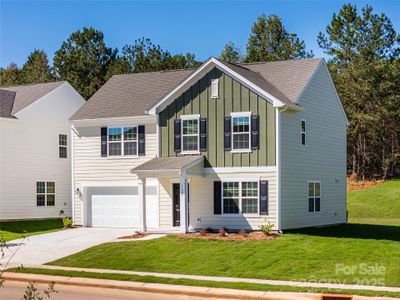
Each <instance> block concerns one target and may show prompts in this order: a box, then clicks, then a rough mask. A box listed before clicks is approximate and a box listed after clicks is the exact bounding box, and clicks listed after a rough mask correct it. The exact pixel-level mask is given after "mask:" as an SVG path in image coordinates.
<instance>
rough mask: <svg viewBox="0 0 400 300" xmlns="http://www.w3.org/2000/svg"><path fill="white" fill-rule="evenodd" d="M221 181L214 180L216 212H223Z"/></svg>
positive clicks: (216, 213) (217, 213) (218, 213)
mask: <svg viewBox="0 0 400 300" xmlns="http://www.w3.org/2000/svg"><path fill="white" fill-rule="evenodd" d="M221 196H222V194H221V181H214V214H215V215H220V214H221V202H222V201H221Z"/></svg>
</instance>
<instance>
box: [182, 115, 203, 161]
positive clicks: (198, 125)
mask: <svg viewBox="0 0 400 300" xmlns="http://www.w3.org/2000/svg"><path fill="white" fill-rule="evenodd" d="M179 118H180V120H181V150H182V151H181V152H180V154H182V155H185V154H200V115H199V114H196V115H181V116H180V117H179ZM186 120H197V134H185V136H195V135H197V150H189V151H188V150H186V151H184V150H183V121H186Z"/></svg>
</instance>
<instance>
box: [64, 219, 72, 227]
mask: <svg viewBox="0 0 400 300" xmlns="http://www.w3.org/2000/svg"><path fill="white" fill-rule="evenodd" d="M62 221H63V225H64V228H71V227H72V218H71V217H63V219H62Z"/></svg>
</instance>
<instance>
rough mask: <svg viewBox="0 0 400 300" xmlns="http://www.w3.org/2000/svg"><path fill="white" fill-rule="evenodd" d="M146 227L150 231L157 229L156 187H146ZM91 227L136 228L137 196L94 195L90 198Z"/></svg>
mask: <svg viewBox="0 0 400 300" xmlns="http://www.w3.org/2000/svg"><path fill="white" fill-rule="evenodd" d="M147 188H148V192H149V194H148V195H146V225H147V227H148V228H150V229H156V228H158V227H159V213H158V212H159V209H158V195H157V192H156V190H157V188H156V187H147ZM91 198H92V199H91V200H92V201H91V203H92V209H91V219H92V222H91V226H92V227H138V226H139V206H138V201H139V199H138V195H96V194H92V196H91Z"/></svg>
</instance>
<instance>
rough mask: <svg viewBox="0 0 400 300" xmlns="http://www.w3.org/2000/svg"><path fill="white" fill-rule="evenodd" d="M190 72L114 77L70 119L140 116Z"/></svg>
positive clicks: (189, 70)
mask: <svg viewBox="0 0 400 300" xmlns="http://www.w3.org/2000/svg"><path fill="white" fill-rule="evenodd" d="M192 72H193V69H188V70H176V71H162V72H148V73H135V74H124V75H114V76H113V77H111V78H110V80H108V81H107V82H106V83H105V84H104V85H103V86H102V87H101V88H100V89H99V90H98V91H97V92H96V93H95V94H94V95H93V96H92V97H91V98H90V99H89V100H88V101H87V102H86V104H85V105H83V106H82V107H81V108H80V109H79V110H78V111H77V112H76V113H75V114H74V115H73V116H72V117H71V120H81V119H98V118H112V117H126V116H143V115H145V111H146V110H147V109H148V108H149V106H150V105H152V104H154V103H156V102H157V101H158V100H159V99H160V98H162V97H163V96H164V95H165V94H167V93H168V92H169V91H170V90H171V89H172V88H173V87H175V86H176V85H177V84H178V83H179V82H181V81H182V80H183V79H185V78H186V77H187V76H188V75H189V74H190V73H192Z"/></svg>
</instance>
